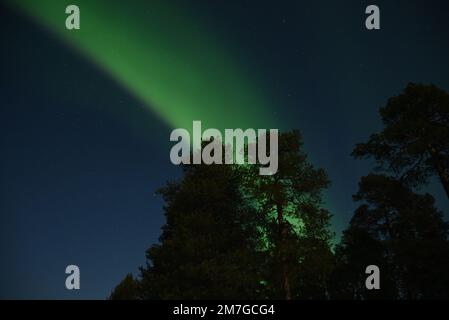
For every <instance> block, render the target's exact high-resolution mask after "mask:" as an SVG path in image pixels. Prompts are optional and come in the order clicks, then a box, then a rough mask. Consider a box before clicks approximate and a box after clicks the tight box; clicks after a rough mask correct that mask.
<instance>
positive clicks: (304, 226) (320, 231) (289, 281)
mask: <svg viewBox="0 0 449 320" xmlns="http://www.w3.org/2000/svg"><path fill="white" fill-rule="evenodd" d="M302 148H303V141H302V138H301V134H300V133H299V131H292V132H286V133H283V134H280V135H279V153H278V156H279V168H278V172H277V173H276V174H275V175H272V176H260V175H259V174H258V170H257V169H256V168H254V167H251V166H249V167H248V172H247V174H246V175H245V181H246V183H245V186H246V192H245V193H246V194H247V196H248V197H250V198H251V199H252V202H253V203H256V204H257V210H258V212H259V213H260V214H261V215H262V216H263V217H264V219H265V221H266V235H267V239H266V240H267V244H268V250H267V254H268V259H269V262H268V265H269V267H268V270H269V271H268V276H267V280H268V287H269V291H271V296H272V297H275V298H280V297H283V298H285V299H287V300H289V299H292V298H300V297H301V298H305V297H323V296H324V295H325V293H324V291H325V284H324V283H325V278H326V276H327V274H328V273H329V272H330V271H329V270H330V266H331V265H332V262H331V260H332V253H331V251H330V246H329V241H330V239H331V238H332V236H333V235H332V234H331V232H330V231H329V226H330V222H329V221H330V214H329V212H327V211H326V210H324V209H322V208H321V205H322V199H321V191H322V190H323V189H324V188H326V187H327V186H328V185H329V181H328V179H327V175H326V173H325V172H324V170H323V169H316V168H314V167H313V166H312V165H311V164H310V163H309V162H308V160H307V155H306V153H305V152H304V151H303V150H302ZM270 259H271V260H270Z"/></svg>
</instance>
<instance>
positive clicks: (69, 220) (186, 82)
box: [0, 0, 449, 299]
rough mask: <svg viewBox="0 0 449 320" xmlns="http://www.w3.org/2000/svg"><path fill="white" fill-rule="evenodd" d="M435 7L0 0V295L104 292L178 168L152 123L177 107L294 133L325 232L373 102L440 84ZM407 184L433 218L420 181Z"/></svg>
mask: <svg viewBox="0 0 449 320" xmlns="http://www.w3.org/2000/svg"><path fill="white" fill-rule="evenodd" d="M68 4H77V5H79V7H80V10H81V29H80V30H76V31H73V30H72V31H69V30H67V29H66V28H65V19H66V16H67V15H66V14H65V7H66V6H67V5H68ZM369 4H376V5H378V6H379V7H380V11H381V30H375V31H369V30H367V29H366V28H365V18H366V14H365V8H366V6H367V5H369ZM448 19H449V3H448V2H447V1H446V0H442V1H438V0H433V1H424V0H422V1H405V0H404V1H378V0H376V1H369V2H368V1H353V0H351V1H330V0H329V1H288V2H287V1H237V0H233V1H229V0H228V1H206V0H201V1H189V2H188V4H187V2H186V1H126V2H125V1H93V0H91V1H86V0H79V1H77V0H74V1H49V0H45V1H30V0H23V1H21V0H17V1H4V0H2V1H0V23H1V27H0V42H1V51H0V52H1V58H0V137H1V139H0V155H1V158H0V188H1V192H0V237H1V242H0V243H1V264H0V298H10V299H11V298H20V299H22V298H31V299H34V298H50V299H57V298H64V299H66V298H68V299H80V298H97V299H104V298H106V297H107V296H108V295H109V293H110V292H111V290H112V289H113V288H114V286H115V285H116V284H118V282H119V281H120V280H121V279H122V278H123V277H124V276H125V275H126V273H128V272H133V273H134V274H135V275H136V274H137V273H138V266H140V265H143V264H144V263H145V249H147V248H148V247H149V246H150V245H151V244H153V243H155V242H157V241H158V237H159V235H160V227H161V226H162V224H163V223H164V217H163V209H162V206H163V203H162V200H161V198H160V197H159V196H156V195H155V194H154V192H155V190H156V189H157V188H158V187H161V186H163V185H164V184H165V182H166V181H167V180H173V179H176V178H179V177H180V173H181V170H180V168H178V167H176V166H174V165H173V164H171V162H170V158H169V152H170V147H171V144H170V141H169V135H170V132H171V130H172V129H174V128H178V127H183V128H187V129H189V128H191V125H192V120H201V121H202V122H203V126H204V127H208V128H210V127H215V128H220V129H223V128H238V127H242V128H279V129H281V130H289V129H293V128H297V129H300V130H301V131H302V133H303V135H304V139H305V148H306V151H307V152H308V154H309V156H310V159H311V161H312V162H313V164H314V165H316V166H320V167H323V168H324V169H325V170H326V171H327V172H328V174H329V177H330V180H331V182H332V186H331V187H330V188H329V190H328V191H327V192H326V194H325V200H326V207H327V208H328V209H329V210H331V212H332V214H333V215H334V217H333V228H334V230H335V232H336V236H337V238H338V237H339V236H340V234H341V231H342V230H343V229H344V228H345V227H346V226H347V224H348V222H349V219H350V218H351V216H352V214H353V211H354V208H355V207H356V204H354V203H353V202H352V198H351V196H352V194H354V193H355V192H356V191H357V183H358V180H359V178H360V177H361V176H363V175H366V174H367V173H368V172H369V171H370V170H371V168H372V167H373V163H371V162H370V161H368V160H354V159H353V158H352V157H351V156H350V153H351V151H352V149H353V148H354V145H355V143H357V142H364V141H366V140H367V138H368V137H369V135H370V134H372V133H375V132H377V131H379V130H380V129H381V128H382V126H381V121H380V117H379V114H378V108H379V107H380V106H382V105H384V104H385V103H386V101H387V99H388V97H391V96H394V95H397V94H399V93H400V92H401V91H402V89H403V88H404V87H405V86H406V84H407V83H408V82H420V83H434V84H435V85H437V86H439V87H441V88H442V89H444V90H446V91H449V58H448V57H449V41H448V40H449V36H448V35H449V23H448ZM424 191H428V192H430V193H431V194H432V195H434V196H435V197H436V199H437V206H438V207H439V208H440V209H441V210H443V211H444V212H445V216H446V218H448V217H449V203H448V200H447V198H446V197H445V195H444V194H443V191H442V187H441V186H440V184H439V183H438V181H436V180H434V181H433V182H432V183H431V184H430V185H429V186H428V188H426V189H425V190H424ZM69 264H75V265H78V266H79V267H80V269H81V290H73V291H68V290H67V289H66V288H65V285H64V283H65V278H66V274H65V273H64V271H65V267H66V266H67V265H69Z"/></svg>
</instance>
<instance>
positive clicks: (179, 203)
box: [141, 165, 262, 299]
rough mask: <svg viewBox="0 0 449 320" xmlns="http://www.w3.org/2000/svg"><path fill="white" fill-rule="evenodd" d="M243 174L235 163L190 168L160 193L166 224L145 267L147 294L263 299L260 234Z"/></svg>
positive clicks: (175, 296) (149, 295)
mask: <svg viewBox="0 0 449 320" xmlns="http://www.w3.org/2000/svg"><path fill="white" fill-rule="evenodd" d="M240 174H241V173H240V171H239V170H238V169H236V167H233V166H226V165H209V166H208V165H190V166H185V167H184V178H183V179H182V180H181V181H180V182H178V183H169V184H167V186H166V187H165V188H162V189H161V190H160V191H159V192H160V194H162V196H163V198H164V200H165V207H164V210H165V216H166V224H165V225H164V226H163V232H162V235H161V237H160V243H159V244H156V245H153V246H152V247H151V248H150V249H149V250H148V251H147V261H148V263H147V266H146V267H145V268H142V269H141V279H142V280H141V284H142V294H143V298H145V299H231V298H232V299H236V298H244V299H251V298H260V297H261V290H262V287H261V280H262V277H261V275H260V271H259V267H260V265H261V264H262V260H261V258H260V256H259V254H258V246H259V243H260V239H261V236H260V232H259V231H258V229H257V228H256V222H257V214H256V212H255V211H254V210H253V209H252V208H251V207H250V206H248V205H247V204H246V203H245V201H243V198H242V194H241V190H240V184H241V175H240Z"/></svg>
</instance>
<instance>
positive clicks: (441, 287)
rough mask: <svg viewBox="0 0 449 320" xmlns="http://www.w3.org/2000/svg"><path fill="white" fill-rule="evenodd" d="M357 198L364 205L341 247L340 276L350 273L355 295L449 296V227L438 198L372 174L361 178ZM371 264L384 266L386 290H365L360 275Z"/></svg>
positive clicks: (407, 297)
mask: <svg viewBox="0 0 449 320" xmlns="http://www.w3.org/2000/svg"><path fill="white" fill-rule="evenodd" d="M354 200H356V201H360V202H362V204H361V205H360V206H359V207H358V209H357V210H356V212H355V214H354V217H353V218H352V220H351V223H350V227H349V228H348V230H347V231H346V232H345V234H344V237H343V240H342V243H341V245H340V246H339V248H338V249H337V261H338V262H339V264H340V265H339V266H338V267H337V270H338V272H339V273H340V274H339V276H340V277H341V278H345V277H346V280H347V281H348V283H349V284H350V285H349V288H350V290H351V291H352V294H353V296H354V297H359V298H369V297H370V296H371V297H373V296H376V295H377V296H378V297H384V298H385V297H388V298H391V297H394V298H403V299H419V298H427V299H429V298H447V297H449V277H448V276H447V271H445V270H447V269H448V268H449V243H448V240H447V236H448V232H449V226H448V223H447V222H445V221H444V220H443V218H442V213H441V212H440V211H438V210H437V209H436V208H435V205H434V199H433V197H432V196H431V195H429V194H424V195H420V194H416V193H414V192H413V191H412V190H411V189H410V188H409V187H407V186H405V185H404V184H403V182H401V181H398V180H396V179H393V178H391V177H387V176H383V175H374V174H371V175H368V176H366V177H363V178H362V179H361V182H360V184H359V191H358V193H357V194H356V195H354ZM369 264H378V266H379V267H380V268H381V272H382V279H384V281H383V283H384V285H386V289H387V290H381V291H383V292H379V293H368V292H366V290H365V289H364V288H363V287H364V282H361V281H360V280H361V273H362V272H364V270H365V269H364V268H365V267H366V266H367V265H369ZM351 268H352V269H351ZM354 268H357V269H358V270H354ZM351 273H352V274H351ZM348 275H349V276H348ZM384 289H385V288H384ZM340 294H341V292H340ZM345 294H348V292H346V293H345V292H343V296H344V295H345Z"/></svg>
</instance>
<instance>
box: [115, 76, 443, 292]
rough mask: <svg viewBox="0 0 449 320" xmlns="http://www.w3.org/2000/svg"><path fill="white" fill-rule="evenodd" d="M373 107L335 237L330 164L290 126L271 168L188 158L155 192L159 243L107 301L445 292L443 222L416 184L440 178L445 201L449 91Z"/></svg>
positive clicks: (424, 92) (426, 90)
mask: <svg viewBox="0 0 449 320" xmlns="http://www.w3.org/2000/svg"><path fill="white" fill-rule="evenodd" d="M380 114H381V117H382V121H383V123H384V129H383V131H382V132H380V133H377V134H373V135H372V136H371V137H370V138H369V140H368V142H366V143H361V144H358V145H357V146H356V147H355V149H354V151H353V156H354V157H356V158H361V157H371V158H373V159H374V160H375V161H376V163H377V164H378V167H377V168H373V170H375V171H373V173H370V174H368V175H367V176H365V177H362V178H361V180H360V182H359V190H358V192H357V193H356V194H355V195H354V196H353V199H354V201H355V202H356V203H357V204H358V205H359V206H358V208H357V209H356V210H355V212H354V215H353V217H352V219H351V221H350V224H349V226H348V228H347V229H346V230H345V231H344V233H343V236H342V238H341V241H340V243H338V244H337V245H335V246H333V245H332V243H333V240H334V236H335V235H334V234H333V232H332V228H331V222H330V219H331V213H330V212H328V211H327V210H326V209H325V208H324V207H323V201H322V192H323V191H324V190H325V189H326V188H327V187H328V186H329V184H330V181H329V180H328V178H327V175H326V172H325V171H324V170H323V169H321V168H316V167H314V166H313V165H312V164H311V163H310V162H309V161H308V159H307V155H306V154H305V152H304V151H303V141H302V137H301V134H300V132H299V131H292V132H286V133H282V134H280V135H279V169H278V172H277V173H276V174H275V175H273V176H261V175H259V171H258V168H257V166H251V165H248V166H234V165H232V166H231V165H189V166H184V177H183V179H182V180H181V181H179V182H175V183H168V184H167V185H166V186H165V187H163V188H161V189H160V190H159V193H160V194H161V196H162V197H163V199H164V201H165V206H164V212H165V216H166V223H165V225H164V226H163V227H162V235H161V237H160V241H159V243H158V244H154V245H152V246H151V247H150V248H149V249H148V250H147V252H146V258H147V264H146V266H144V267H141V268H140V274H139V276H138V277H137V278H133V276H132V275H131V274H129V275H127V276H126V277H125V279H124V280H122V282H121V283H120V284H118V285H117V287H116V288H115V289H114V291H113V292H112V294H111V296H110V298H111V299H440V298H449V272H448V270H449V241H448V233H449V224H448V223H447V222H445V221H444V219H443V217H442V212H441V211H440V210H439V209H438V208H436V206H435V201H434V198H433V197H432V196H431V195H430V194H427V193H426V194H421V193H419V192H420V187H422V186H424V185H426V184H427V183H428V180H429V179H430V178H431V177H432V176H436V177H438V179H439V181H441V183H442V185H443V188H444V190H445V191H446V194H447V195H448V198H449V95H448V94H447V93H445V92H444V91H442V90H440V89H438V88H437V87H435V86H433V85H429V86H427V85H417V84H409V85H408V86H407V87H406V88H405V90H404V92H403V93H402V94H400V95H399V96H396V97H393V98H390V99H389V100H388V103H387V105H386V106H385V107H382V108H381V109H380ZM368 265H377V266H378V267H379V269H380V275H381V276H380V279H381V281H380V283H381V288H380V290H367V289H366V286H365V280H366V278H367V274H366V273H365V269H366V267H367V266H368Z"/></svg>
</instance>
